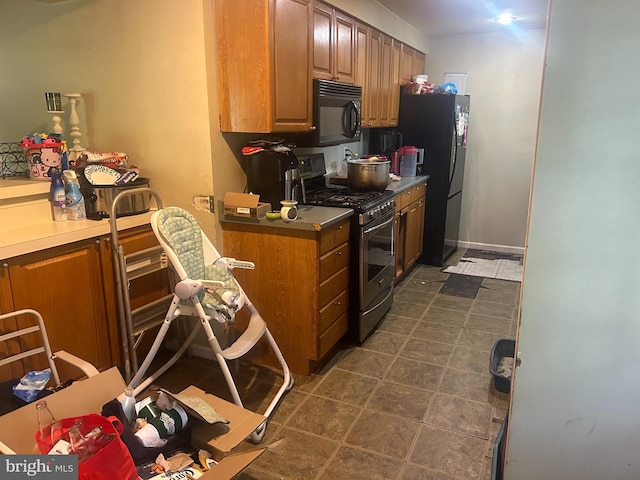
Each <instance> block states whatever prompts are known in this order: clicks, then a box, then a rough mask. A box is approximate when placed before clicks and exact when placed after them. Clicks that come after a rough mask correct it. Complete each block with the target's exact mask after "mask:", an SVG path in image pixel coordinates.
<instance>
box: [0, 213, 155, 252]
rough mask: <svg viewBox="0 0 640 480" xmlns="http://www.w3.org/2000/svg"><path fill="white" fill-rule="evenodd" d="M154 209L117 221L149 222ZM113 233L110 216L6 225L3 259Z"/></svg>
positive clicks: (0, 245) (0, 243) (123, 225)
mask: <svg viewBox="0 0 640 480" xmlns="http://www.w3.org/2000/svg"><path fill="white" fill-rule="evenodd" d="M152 213H153V211H149V212H147V213H141V214H139V215H131V216H128V217H120V218H118V219H117V222H116V224H117V225H118V230H119V231H121V230H126V229H128V228H134V227H139V226H141V225H148V224H149V219H150V218H151V214H152ZM110 233H111V228H110V226H109V219H108V218H107V219H103V220H99V221H96V220H77V221H72V220H67V221H66V222H54V221H52V220H49V221H45V222H40V223H33V224H30V225H20V226H16V227H13V228H11V227H10V228H6V227H5V226H3V228H2V235H0V259H2V260H5V259H7V258H11V257H16V256H18V255H24V254H26V253H31V252H35V251H38V250H45V249H47V248H52V247H57V246H59V245H64V244H67V243H72V242H77V241H80V240H85V239H87V238H93V237H99V236H102V235H108V234H110Z"/></svg>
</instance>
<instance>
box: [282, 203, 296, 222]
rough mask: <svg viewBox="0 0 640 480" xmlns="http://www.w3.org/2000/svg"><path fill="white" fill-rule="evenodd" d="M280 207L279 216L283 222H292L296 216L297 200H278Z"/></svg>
mask: <svg viewBox="0 0 640 480" xmlns="http://www.w3.org/2000/svg"><path fill="white" fill-rule="evenodd" d="M280 203H281V204H282V208H281V209H280V216H281V218H282V220H284V221H285V222H292V221H294V220H295V219H296V218H298V208H297V207H296V205H297V204H298V202H296V201H295V200H282V201H281V202H280Z"/></svg>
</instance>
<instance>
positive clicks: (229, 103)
mask: <svg viewBox="0 0 640 480" xmlns="http://www.w3.org/2000/svg"><path fill="white" fill-rule="evenodd" d="M215 3H216V29H217V46H218V90H219V99H220V129H221V130H222V131H223V132H252V133H269V132H277V131H290V132H293V131H306V130H309V129H310V128H311V124H312V113H313V110H312V91H311V88H312V82H311V80H312V58H311V56H312V36H311V18H312V15H311V3H310V0H234V1H224V2H223V1H220V2H215Z"/></svg>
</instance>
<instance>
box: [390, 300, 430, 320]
mask: <svg viewBox="0 0 640 480" xmlns="http://www.w3.org/2000/svg"><path fill="white" fill-rule="evenodd" d="M426 310H427V306H426V305H421V304H418V303H408V302H401V301H394V302H393V305H392V306H391V308H390V309H389V313H390V314H391V315H398V316H400V317H407V318H416V319H419V318H422V315H424V312H425V311H426Z"/></svg>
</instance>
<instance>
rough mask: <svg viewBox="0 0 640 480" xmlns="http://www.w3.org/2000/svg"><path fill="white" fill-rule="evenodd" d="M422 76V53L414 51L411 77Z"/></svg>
mask: <svg viewBox="0 0 640 480" xmlns="http://www.w3.org/2000/svg"><path fill="white" fill-rule="evenodd" d="M423 74H424V53H422V52H419V51H418V50H415V51H414V53H413V62H412V64H411V75H423Z"/></svg>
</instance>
